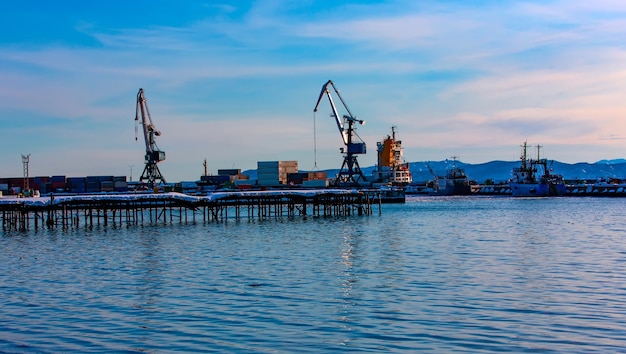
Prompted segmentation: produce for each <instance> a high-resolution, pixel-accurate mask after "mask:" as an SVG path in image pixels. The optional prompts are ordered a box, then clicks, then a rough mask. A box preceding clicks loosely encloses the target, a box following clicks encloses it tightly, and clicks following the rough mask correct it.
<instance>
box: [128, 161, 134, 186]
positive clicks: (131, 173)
mask: <svg viewBox="0 0 626 354" xmlns="http://www.w3.org/2000/svg"><path fill="white" fill-rule="evenodd" d="M134 166H135V165H128V167H130V182H132V181H133V167H134Z"/></svg>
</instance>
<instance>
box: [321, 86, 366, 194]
mask: <svg viewBox="0 0 626 354" xmlns="http://www.w3.org/2000/svg"><path fill="white" fill-rule="evenodd" d="M331 87H332V89H333V91H335V94H336V95H337V97H339V100H340V101H341V104H342V105H343V107H344V108H345V110H346V111H347V112H348V114H344V115H343V117H342V118H340V117H339V112H338V111H337V106H336V105H335V101H334V100H333V97H332V94H331ZM324 95H326V96H328V101H329V102H330V108H331V110H332V114H331V115H332V116H333V117H334V118H335V123H337V128H338V129H339V133H340V134H341V139H342V141H343V144H344V145H345V148H342V149H341V152H342V153H344V152H345V154H346V155H345V157H344V161H343V165H342V167H341V170H340V171H339V174H338V176H337V180H336V181H335V182H336V183H351V184H356V183H357V182H358V179H359V177H360V178H363V180H365V176H363V173H362V172H361V169H360V167H359V163H358V162H357V160H356V156H355V155H357V154H365V150H366V149H365V143H364V142H363V141H361V142H356V143H355V142H353V140H354V136H356V137H357V138H358V135H356V133H355V130H354V123H359V124H361V125H362V124H365V121H363V120H360V119H357V118H356V117H355V116H354V115H353V114H352V112H350V109H349V108H348V105H346V102H345V101H344V100H343V97H341V94H340V93H339V90H337V87H336V86H335V83H334V82H333V81H332V80H328V82H326V83H325V84H324V85H323V86H322V90H321V92H320V95H319V97H318V99H317V103H316V104H315V108H314V109H313V112H317V109H318V108H319V105H320V102H321V101H322V98H324ZM359 140H360V138H359ZM344 167H347V171H344ZM355 176H356V178H355Z"/></svg>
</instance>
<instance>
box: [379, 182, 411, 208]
mask: <svg viewBox="0 0 626 354" xmlns="http://www.w3.org/2000/svg"><path fill="white" fill-rule="evenodd" d="M379 193H380V194H379V196H380V202H381V203H383V204H390V203H405V202H406V193H405V192H404V189H403V188H401V187H396V186H384V187H380V189H379Z"/></svg>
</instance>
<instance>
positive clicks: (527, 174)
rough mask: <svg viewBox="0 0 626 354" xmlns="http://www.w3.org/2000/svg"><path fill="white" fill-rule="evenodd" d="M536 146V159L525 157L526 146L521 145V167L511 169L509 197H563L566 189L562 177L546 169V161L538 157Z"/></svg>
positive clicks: (538, 147)
mask: <svg viewBox="0 0 626 354" xmlns="http://www.w3.org/2000/svg"><path fill="white" fill-rule="evenodd" d="M540 148H541V146H539V145H537V159H536V160H533V159H530V158H528V157H527V155H526V151H527V149H528V144H527V143H526V142H524V144H523V145H522V154H521V156H520V160H521V165H520V167H516V168H514V169H513V178H512V179H511V181H510V182H509V187H510V188H511V195H512V196H514V197H548V196H560V195H565V193H566V187H565V181H564V180H563V176H561V175H557V174H553V173H552V170H551V169H549V168H548V160H547V159H545V158H544V159H542V158H540V157H539V149H540Z"/></svg>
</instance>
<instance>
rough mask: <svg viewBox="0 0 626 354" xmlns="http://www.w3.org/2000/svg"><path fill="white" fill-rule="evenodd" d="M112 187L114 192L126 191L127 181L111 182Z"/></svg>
mask: <svg viewBox="0 0 626 354" xmlns="http://www.w3.org/2000/svg"><path fill="white" fill-rule="evenodd" d="M113 187H114V188H115V191H116V192H127V191H128V182H126V181H116V182H113Z"/></svg>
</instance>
